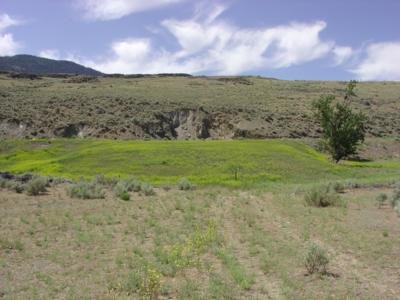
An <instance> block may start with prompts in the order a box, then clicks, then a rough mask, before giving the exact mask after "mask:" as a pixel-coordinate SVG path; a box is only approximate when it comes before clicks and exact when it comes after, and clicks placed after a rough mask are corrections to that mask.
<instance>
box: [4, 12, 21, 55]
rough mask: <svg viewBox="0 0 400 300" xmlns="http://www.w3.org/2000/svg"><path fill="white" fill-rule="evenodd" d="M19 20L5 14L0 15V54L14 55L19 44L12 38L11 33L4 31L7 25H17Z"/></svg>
mask: <svg viewBox="0 0 400 300" xmlns="http://www.w3.org/2000/svg"><path fill="white" fill-rule="evenodd" d="M20 23H21V22H20V21H18V20H16V19H13V18H12V17H10V16H9V15H7V14H1V15H0V56H5V55H14V54H16V52H17V50H18V49H19V48H20V44H19V43H18V42H16V41H15V40H14V37H13V35H12V34H11V33H6V32H4V31H5V30H6V29H8V27H11V26H15V25H19V24H20Z"/></svg>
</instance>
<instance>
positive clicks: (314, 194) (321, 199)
mask: <svg viewBox="0 0 400 300" xmlns="http://www.w3.org/2000/svg"><path fill="white" fill-rule="evenodd" d="M304 200H305V201H306V203H307V204H308V205H310V206H316V207H327V206H340V205H342V204H343V201H342V199H341V198H340V197H339V195H337V194H336V193H334V192H333V191H332V190H331V189H330V187H321V188H318V189H313V190H311V191H309V192H308V193H306V195H305V196H304Z"/></svg>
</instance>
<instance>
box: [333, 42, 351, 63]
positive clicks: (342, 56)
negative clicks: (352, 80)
mask: <svg viewBox="0 0 400 300" xmlns="http://www.w3.org/2000/svg"><path fill="white" fill-rule="evenodd" d="M332 51H333V55H334V61H335V65H336V66H338V65H341V64H343V63H344V62H346V61H347V60H348V59H349V58H350V57H351V56H352V55H353V54H354V50H353V49H352V48H351V47H342V46H336V47H335V48H334V49H333V50H332Z"/></svg>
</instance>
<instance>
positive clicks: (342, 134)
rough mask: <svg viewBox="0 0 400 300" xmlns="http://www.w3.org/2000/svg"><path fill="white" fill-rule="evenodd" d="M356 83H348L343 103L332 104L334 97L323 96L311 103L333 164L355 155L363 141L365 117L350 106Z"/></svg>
mask: <svg viewBox="0 0 400 300" xmlns="http://www.w3.org/2000/svg"><path fill="white" fill-rule="evenodd" d="M355 87H356V81H350V83H349V84H348V85H347V88H346V91H345V97H344V101H340V102H336V104H335V103H334V100H335V96H333V95H324V96H322V97H321V98H320V99H319V100H318V101H316V102H314V103H313V108H314V111H315V117H316V119H317V121H318V122H319V123H320V125H321V126H322V129H323V138H324V140H325V143H326V146H327V149H328V151H329V153H330V154H331V156H332V159H333V160H334V161H335V162H339V161H340V160H341V159H343V158H345V157H348V156H349V155H353V154H356V153H357V147H358V146H359V145H360V143H362V142H363V141H364V137H365V122H366V116H365V115H364V114H363V113H362V112H354V111H353V109H352V108H351V106H350V102H351V98H352V97H354V96H355V93H354V88H355Z"/></svg>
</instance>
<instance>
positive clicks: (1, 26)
mask: <svg viewBox="0 0 400 300" xmlns="http://www.w3.org/2000/svg"><path fill="white" fill-rule="evenodd" d="M19 24H21V22H20V21H19V20H17V19H14V18H12V17H10V16H9V15H7V14H1V15H0V32H2V31H4V30H6V29H7V28H8V27H11V26H15V25H19Z"/></svg>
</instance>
